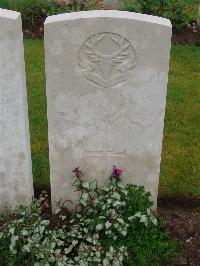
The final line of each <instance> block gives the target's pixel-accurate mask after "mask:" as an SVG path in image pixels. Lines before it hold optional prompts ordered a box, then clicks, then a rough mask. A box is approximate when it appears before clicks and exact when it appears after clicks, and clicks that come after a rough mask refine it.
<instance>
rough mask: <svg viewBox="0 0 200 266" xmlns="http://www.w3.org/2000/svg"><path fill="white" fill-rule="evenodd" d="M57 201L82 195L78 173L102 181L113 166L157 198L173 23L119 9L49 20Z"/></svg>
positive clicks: (47, 38)
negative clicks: (77, 184)
mask: <svg viewBox="0 0 200 266" xmlns="http://www.w3.org/2000/svg"><path fill="white" fill-rule="evenodd" d="M45 47H46V77H47V99H48V121H49V152H50V167H51V190H52V203H53V206H54V207H55V201H58V200H59V199H61V198H62V199H63V200H64V199H70V200H73V201H74V203H76V201H77V197H78V194H77V193H74V189H73V188H72V182H73V180H72V178H71V176H72V169H73V168H74V167H76V166H80V167H81V169H82V170H83V171H84V172H85V174H86V176H87V177H88V178H92V179H94V178H96V179H97V181H98V183H99V184H102V183H103V180H104V179H105V177H107V176H108V175H109V174H110V170H111V168H112V165H117V166H119V167H121V168H122V169H124V177H123V178H124V181H125V182H128V183H129V182H131V183H135V184H138V185H145V187H146V189H147V190H149V191H150V192H151V193H152V198H153V200H154V203H155V206H156V201H157V192H158V183H159V171H160V156H161V149H162V138H163V126H164V114H165V102H166V93H167V80H168V68H169V59H170V47H171V23H170V21H169V20H167V19H164V18H159V17H153V16H147V15H142V14H136V13H129V12H121V11H89V12H79V13H71V14H63V15H58V16H52V17H49V18H47V20H46V22H45Z"/></svg>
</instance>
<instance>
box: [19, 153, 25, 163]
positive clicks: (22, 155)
mask: <svg viewBox="0 0 200 266" xmlns="http://www.w3.org/2000/svg"><path fill="white" fill-rule="evenodd" d="M19 158H20V159H22V160H23V161H24V160H25V159H26V155H25V153H24V152H20V153H19Z"/></svg>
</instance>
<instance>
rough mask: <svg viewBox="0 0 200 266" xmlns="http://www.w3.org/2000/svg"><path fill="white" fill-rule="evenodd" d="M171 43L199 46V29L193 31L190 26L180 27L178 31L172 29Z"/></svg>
mask: <svg viewBox="0 0 200 266" xmlns="http://www.w3.org/2000/svg"><path fill="white" fill-rule="evenodd" d="M172 43H173V44H182V45H185V44H191V45H197V46H200V30H198V31H197V32H193V31H192V29H191V28H187V27H185V28H182V29H180V30H179V31H178V32H176V31H174V32H173V35H172Z"/></svg>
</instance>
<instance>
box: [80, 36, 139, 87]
mask: <svg viewBox="0 0 200 266" xmlns="http://www.w3.org/2000/svg"><path fill="white" fill-rule="evenodd" d="M78 63H79V65H80V66H81V68H82V69H83V70H82V74H83V76H84V77H85V78H86V79H88V80H90V81H91V82H93V83H95V84H97V85H99V86H100V87H104V88H109V87H112V86H115V85H117V84H119V83H121V82H123V81H126V80H127V79H128V78H129V76H130V75H131V73H132V72H133V69H134V67H135V65H136V55H135V51H134V48H133V46H132V45H131V44H130V42H129V41H128V40H127V39H125V38H124V37H122V36H121V35H119V34H115V33H111V32H103V33H98V34H95V35H93V36H92V37H90V38H89V39H87V40H86V41H85V42H84V43H83V45H82V46H81V48H80V51H79V58H78Z"/></svg>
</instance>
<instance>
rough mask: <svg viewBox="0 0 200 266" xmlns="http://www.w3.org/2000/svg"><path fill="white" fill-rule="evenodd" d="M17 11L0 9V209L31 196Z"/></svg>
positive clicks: (21, 54)
mask: <svg viewBox="0 0 200 266" xmlns="http://www.w3.org/2000/svg"><path fill="white" fill-rule="evenodd" d="M31 172H32V170H31V153H30V137H29V126H28V110H27V95H26V85H25V68H24V51H23V36H22V25H21V16H20V13H17V12H14V11H8V10H3V9H0V211H2V210H3V209H4V208H5V207H8V208H10V207H11V208H15V207H16V206H17V205H19V204H29V203H30V202H31V199H32V196H33V182H32V173H31Z"/></svg>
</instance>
